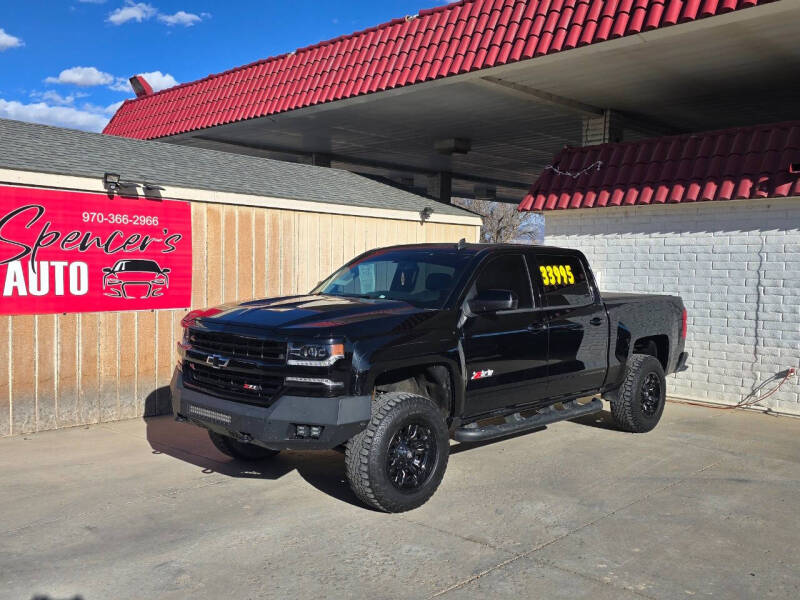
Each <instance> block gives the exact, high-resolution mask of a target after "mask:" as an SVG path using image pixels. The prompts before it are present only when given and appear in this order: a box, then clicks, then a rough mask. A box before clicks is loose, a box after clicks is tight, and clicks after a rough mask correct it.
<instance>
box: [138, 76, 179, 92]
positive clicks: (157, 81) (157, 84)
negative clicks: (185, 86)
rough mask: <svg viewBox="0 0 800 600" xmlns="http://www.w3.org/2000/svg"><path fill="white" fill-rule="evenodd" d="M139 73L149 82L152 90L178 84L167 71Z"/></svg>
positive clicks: (156, 90) (155, 90)
mask: <svg viewBox="0 0 800 600" xmlns="http://www.w3.org/2000/svg"><path fill="white" fill-rule="evenodd" d="M139 75H141V76H142V77H144V78H145V79H146V80H147V83H149V84H150V87H151V88H153V91H154V92H158V91H159V90H165V89H167V88H171V87H175V86H176V85H178V81H177V80H176V79H175V78H174V77H173V76H172V75H170V74H169V73H162V72H161V71H150V72H149V73H139Z"/></svg>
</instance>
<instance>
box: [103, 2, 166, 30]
mask: <svg viewBox="0 0 800 600" xmlns="http://www.w3.org/2000/svg"><path fill="white" fill-rule="evenodd" d="M157 13H158V11H157V10H156V8H155V7H154V6H152V5H151V4H147V3H145V2H132V1H131V0H127V1H126V2H125V6H122V7H120V8H118V9H116V10H113V11H111V12H110V13H109V14H108V22H109V23H111V24H112V25H122V24H123V23H127V22H128V21H136V22H137V23H141V22H142V21H146V20H147V19H151V18H153V17H154V16H156V14H157Z"/></svg>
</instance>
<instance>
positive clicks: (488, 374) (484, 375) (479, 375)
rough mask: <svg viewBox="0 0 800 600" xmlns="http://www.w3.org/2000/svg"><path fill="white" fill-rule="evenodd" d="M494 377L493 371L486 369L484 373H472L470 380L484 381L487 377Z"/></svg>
mask: <svg viewBox="0 0 800 600" xmlns="http://www.w3.org/2000/svg"><path fill="white" fill-rule="evenodd" d="M492 375H494V371H493V370H492V369H486V370H485V371H473V372H472V377H470V379H472V380H475V379H486V378H487V377H491V376H492Z"/></svg>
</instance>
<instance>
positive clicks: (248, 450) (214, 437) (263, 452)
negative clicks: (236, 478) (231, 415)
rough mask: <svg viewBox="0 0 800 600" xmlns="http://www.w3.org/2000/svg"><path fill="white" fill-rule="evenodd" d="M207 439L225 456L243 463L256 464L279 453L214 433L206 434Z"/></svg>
mask: <svg viewBox="0 0 800 600" xmlns="http://www.w3.org/2000/svg"><path fill="white" fill-rule="evenodd" d="M208 437H210V438H211V442H212V443H213V444H214V446H215V447H216V448H217V450H219V451H220V452H222V453H223V454H224V455H226V456H230V457H231V458H235V459H237V460H242V461H245V462H256V461H259V460H264V459H267V458H272V457H273V456H275V455H276V454H278V453H279V451H278V450H270V449H269V448H262V447H261V446H256V445H255V444H245V443H243V442H237V441H236V440H235V439H233V438H231V437H228V436H226V435H222V434H219V433H216V432H214V431H210V430H209V432H208Z"/></svg>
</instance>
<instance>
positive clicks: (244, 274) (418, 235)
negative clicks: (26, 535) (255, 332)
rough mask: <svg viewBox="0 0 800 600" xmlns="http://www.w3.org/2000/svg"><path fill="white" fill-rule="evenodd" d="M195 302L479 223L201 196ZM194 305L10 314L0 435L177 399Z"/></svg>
mask: <svg viewBox="0 0 800 600" xmlns="http://www.w3.org/2000/svg"><path fill="white" fill-rule="evenodd" d="M192 238H193V249H192V254H193V258H192V260H193V274H192V277H193V280H192V307H191V308H198V307H205V306H213V305H215V304H220V303H221V302H229V301H234V300H248V299H252V298H258V297H266V296H276V295H281V294H293V293H298V292H300V293H302V292H305V291H308V290H310V289H311V288H312V287H314V285H315V284H316V283H317V282H318V281H319V280H320V279H322V278H323V277H325V276H326V275H328V274H329V273H330V272H331V271H333V270H334V269H336V268H338V267H339V266H341V265H342V264H343V263H345V262H346V261H348V260H349V259H351V258H352V257H353V256H355V255H357V254H359V253H361V252H363V251H365V250H368V249H370V248H375V247H379V246H386V245H390V244H400V243H413V242H453V241H458V240H459V239H461V238H466V239H467V240H468V241H477V240H478V227H477V226H472V225H448V224H440V223H430V222H428V223H425V224H424V225H422V224H420V223H419V222H413V221H399V220H388V219H379V218H372V217H365V216H348V215H332V214H322V213H308V212H297V211H289V210H277V209H264V208H254V207H245V206H231V205H221V204H206V203H193V204H192ZM185 313H186V311H185V310H159V311H129V312H106V313H83V314H59V315H36V316H27V315H25V316H0V369H3V372H2V373H0V436H7V435H18V434H23V433H30V432H34V431H42V430H46V429H56V428H59V427H69V426H74V425H84V424H88V423H98V422H104V421H114V420H119V419H126V418H132V417H137V416H141V415H145V414H161V413H164V412H167V411H168V410H169V395H168V389H167V387H166V386H168V385H169V380H170V378H171V376H172V371H173V366H174V362H175V353H174V348H175V343H176V341H177V339H178V337H179V336H180V334H181V331H180V320H181V318H182V317H183V315H184V314H185Z"/></svg>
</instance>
